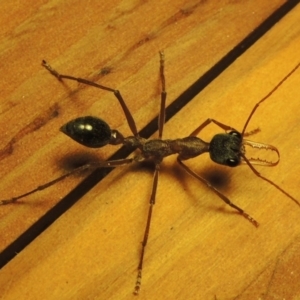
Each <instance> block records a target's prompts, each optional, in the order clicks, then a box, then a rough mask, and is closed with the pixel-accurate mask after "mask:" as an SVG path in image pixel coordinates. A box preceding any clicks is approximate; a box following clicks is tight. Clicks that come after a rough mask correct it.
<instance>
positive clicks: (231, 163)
mask: <svg viewBox="0 0 300 300" xmlns="http://www.w3.org/2000/svg"><path fill="white" fill-rule="evenodd" d="M239 163H240V161H239V160H238V159H236V158H228V159H227V160H226V165H227V166H228V167H236V166H238V165H239Z"/></svg>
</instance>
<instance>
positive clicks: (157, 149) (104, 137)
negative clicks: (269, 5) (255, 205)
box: [0, 51, 300, 294]
mask: <svg viewBox="0 0 300 300" xmlns="http://www.w3.org/2000/svg"><path fill="white" fill-rule="evenodd" d="M159 55H160V69H159V71H160V81H161V85H162V89H161V103H160V112H159V120H158V138H157V139H152V140H146V139H145V138H142V137H140V136H139V134H138V131H137V128H136V124H135V121H134V119H133V116H132V114H131V113H130V111H129V109H128V107H127V105H126V103H125V101H124V99H123V97H122V95H121V93H120V92H119V91H118V90H115V89H112V88H109V87H106V86H103V85H100V84H97V83H94V82H91V81H89V80H86V79H82V78H77V77H73V76H69V75H62V74H60V73H58V72H57V71H56V70H54V69H53V68H52V67H51V66H50V65H49V64H48V63H47V62H46V61H42V66H43V67H45V68H46V69H47V70H48V71H49V72H50V73H51V74H52V75H54V76H55V77H56V78H57V79H59V80H63V79H68V80H73V81H77V82H79V83H83V84H86V85H90V86H94V87H96V88H99V89H102V90H106V91H109V92H111V93H113V94H114V95H115V97H116V98H117V99H118V101H119V103H120V105H121V107H122V109H123V112H124V114H125V118H126V120H127V123H128V125H129V128H130V130H131V132H132V134H133V135H132V136H129V137H124V136H123V135H122V134H121V133H120V132H119V131H117V130H115V129H111V128H110V127H109V125H108V124H107V123H106V122H105V121H103V120H102V119H100V118H97V117H93V116H85V117H79V118H76V119H74V120H72V121H70V122H68V123H66V124H65V125H63V126H62V127H61V129H60V130H61V131H62V132H63V133H65V134H66V135H68V136H69V137H70V138H72V139H73V140H75V141H76V142H78V143H80V144H82V145H84V146H86V147H90V148H101V147H103V146H105V145H108V144H111V145H121V144H122V145H125V146H129V147H133V148H135V149H139V154H137V155H135V156H134V157H132V158H124V159H118V160H109V161H100V162H93V163H88V164H85V165H83V166H80V167H78V168H76V169H74V170H71V171H69V172H67V173H66V174H64V175H62V176H60V177H58V178H56V179H54V180H52V181H50V182H48V183H46V184H43V185H40V186H38V187H37V188H35V189H33V190H31V191H29V192H27V193H25V194H22V195H19V196H16V197H13V198H11V199H8V200H0V204H9V203H14V202H16V201H17V200H19V199H21V198H23V197H26V196H28V195H30V194H33V193H35V192H37V191H41V190H44V189H46V188H48V187H50V186H52V185H54V184H55V183H57V182H59V181H61V180H63V179H65V178H66V177H68V176H70V175H72V174H75V173H79V172H82V171H84V170H87V169H91V168H98V167H111V168H114V167H118V166H123V165H128V164H131V163H134V162H142V161H152V162H153V163H154V165H155V170H154V177H153V184H152V192H151V196H150V203H149V211H148V216H147V221H146V227H145V232H144V237H143V241H142V249H141V254H140V260H139V264H138V270H137V271H138V272H137V279H136V283H135V288H134V294H138V293H139V291H140V287H141V279H142V269H143V261H144V254H145V249H146V245H147V242H148V237H149V232H150V225H151V217H152V212H153V207H154V204H155V197H156V191H157V185H158V176H159V171H160V166H161V163H162V161H163V159H164V157H166V156H169V155H172V154H178V156H177V161H178V163H179V165H180V166H181V167H182V168H183V169H184V170H185V171H186V172H187V173H189V174H190V175H191V176H193V177H195V178H196V179H198V180H199V181H201V182H202V183H204V184H206V185H207V186H208V187H209V188H210V189H211V190H212V191H213V192H214V193H216V194H217V195H218V196H219V197H220V198H221V199H222V200H223V201H224V202H225V203H226V204H228V205H229V206H231V207H232V208H233V209H235V210H236V211H238V212H239V213H240V214H241V215H242V216H244V217H245V218H246V219H247V220H248V221H250V222H251V223H252V224H253V225H254V226H256V227H258V225H259V224H258V222H257V221H256V220H255V219H254V218H253V217H251V216H250V215H249V214H248V213H246V212H245V211H244V210H243V209H242V208H240V207H239V206H237V205H235V204H234V203H232V202H231V201H230V200H229V199H228V198H227V197H226V196H225V195H223V194H222V193H221V192H220V191H219V190H218V189H216V188H215V187H213V186H212V185H211V184H210V183H209V182H208V181H207V180H206V179H204V178H203V177H201V176H200V175H198V174H196V173H195V172H194V171H192V170H191V169H190V168H189V167H188V166H187V165H185V163H184V161H185V160H187V159H190V158H193V157H196V156H198V155H201V154H203V153H206V152H208V153H209V155H210V158H211V160H213V161H214V162H216V163H218V164H221V165H226V166H229V167H236V166H238V165H240V164H242V163H243V164H247V165H248V166H249V167H250V169H251V170H252V171H253V173H254V174H255V175H256V176H258V177H260V178H261V179H263V180H265V181H267V182H268V183H270V184H271V185H273V186H274V187H275V188H276V189H278V190H279V191H281V192H282V193H283V194H285V195H286V196H287V197H289V198H290V199H291V200H293V201H294V202H295V203H296V204H297V205H298V206H300V203H299V202H298V200H296V199H295V198H294V197H292V196H291V195H290V194H289V193H287V192H286V191H284V190H283V189H282V188H281V187H279V186H278V185H277V184H275V183H274V182H273V181H271V180H269V179H267V178H266V177H264V176H262V175H261V174H260V173H259V172H258V171H257V170H256V169H255V168H254V166H253V165H254V164H258V165H265V166H276V165H277V164H278V163H279V159H280V154H279V151H278V149H277V148H276V147H274V146H271V145H268V144H263V143H258V142H253V141H250V140H246V139H244V137H245V136H249V135H252V134H255V133H257V132H258V131H259V130H258V129H257V130H254V131H252V132H249V133H246V128H247V126H248V124H249V122H250V120H251V118H252V116H253V114H254V113H255V111H256V110H257V108H258V107H259V105H260V104H261V103H262V102H264V101H265V100H266V99H267V98H269V97H270V96H271V95H272V94H273V93H274V92H275V91H276V90H277V89H278V88H279V87H280V86H281V85H282V84H283V83H284V81H286V80H287V79H288V78H289V77H290V76H291V75H292V74H293V73H294V72H295V71H296V70H297V69H298V68H299V66H300V63H299V64H298V65H297V66H296V67H295V68H294V69H293V70H292V71H291V72H290V73H289V74H288V75H286V76H285V77H284V78H283V79H282V80H281V81H280V82H279V83H278V84H277V85H276V86H275V87H274V88H273V89H272V90H271V91H270V92H269V93H268V94H267V95H266V96H265V97H264V98H262V99H261V100H260V101H259V102H258V103H257V104H256V105H255V106H254V108H253V109H252V111H251V113H250V115H249V117H248V119H247V121H246V123H245V125H244V128H243V130H242V131H241V132H239V131H237V130H236V129H234V128H233V127H231V126H228V125H225V124H223V123H221V122H219V121H217V120H214V119H207V120H206V121H205V122H203V123H202V124H201V125H200V126H199V127H198V128H196V129H195V130H194V131H193V132H192V133H191V134H190V135H189V136H188V137H184V138H178V139H174V140H170V139H168V140H163V139H162V136H163V129H164V124H165V105H166V98H167V92H166V83H165V75H164V62H165V58H164V52H163V51H160V52H159ZM210 123H214V124H216V125H217V126H219V127H220V128H221V129H223V130H224V131H225V133H220V134H216V135H215V136H213V138H212V140H211V141H210V142H209V143H208V142H205V141H203V140H201V139H200V138H198V137H197V135H198V134H199V133H200V132H201V130H202V129H203V128H205V127H206V126H208V125H209V124H210ZM245 146H250V147H252V148H257V149H259V150H261V149H265V150H271V151H273V152H275V153H276V154H277V161H275V162H272V161H267V160H263V159H260V158H247V157H246V155H245V153H246V151H245Z"/></svg>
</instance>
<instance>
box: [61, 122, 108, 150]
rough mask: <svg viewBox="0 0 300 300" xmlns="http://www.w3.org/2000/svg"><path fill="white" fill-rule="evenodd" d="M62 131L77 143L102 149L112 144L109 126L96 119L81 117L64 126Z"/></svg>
mask: <svg viewBox="0 0 300 300" xmlns="http://www.w3.org/2000/svg"><path fill="white" fill-rule="evenodd" d="M60 130H61V131H62V132H63V133H64V134H66V135H67V136H69V137H70V138H72V139H73V140H75V141H76V142H77V143H79V144H82V145H84V146H86V147H90V148H100V147H103V146H105V145H107V144H109V143H110V141H111V136H112V131H111V129H110V127H109V126H108V124H107V123H106V122H104V121H103V120H101V119H99V118H96V117H91V116H87V117H80V118H76V119H74V120H72V121H70V122H68V123H67V124H65V125H63V126H62V127H61V128H60Z"/></svg>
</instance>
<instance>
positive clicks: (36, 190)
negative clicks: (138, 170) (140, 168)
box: [0, 158, 134, 205]
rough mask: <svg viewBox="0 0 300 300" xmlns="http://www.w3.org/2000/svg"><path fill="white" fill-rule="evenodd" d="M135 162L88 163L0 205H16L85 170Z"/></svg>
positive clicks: (128, 160)
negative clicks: (15, 203) (21, 200)
mask: <svg viewBox="0 0 300 300" xmlns="http://www.w3.org/2000/svg"><path fill="white" fill-rule="evenodd" d="M133 161H134V159H133V158H126V159H119V160H110V161H103V162H93V163H88V164H85V165H83V166H81V167H78V168H76V169H74V170H71V171H69V172H68V173H66V174H64V175H62V176H60V177H58V178H56V179H54V180H51V181H49V182H47V183H45V184H42V185H40V186H38V187H36V188H35V189H33V190H31V191H29V192H27V193H25V194H22V195H19V196H16V197H12V198H10V199H6V200H0V205H5V204H10V203H14V202H17V201H18V200H19V199H21V198H24V197H27V196H29V195H32V194H34V193H36V192H39V191H42V190H45V189H47V188H49V187H50V186H52V185H55V184H56V183H58V182H60V181H62V180H64V179H65V178H67V177H69V176H71V175H73V174H79V173H81V172H83V171H85V170H92V169H96V168H105V167H106V168H108V167H109V168H114V167H118V166H124V165H128V164H130V163H132V162H133Z"/></svg>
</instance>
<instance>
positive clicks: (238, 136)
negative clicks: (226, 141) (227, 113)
mask: <svg viewBox="0 0 300 300" xmlns="http://www.w3.org/2000/svg"><path fill="white" fill-rule="evenodd" d="M229 134H230V135H233V136H236V137H237V138H239V139H242V135H241V134H240V133H239V132H238V131H230V132H229Z"/></svg>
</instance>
